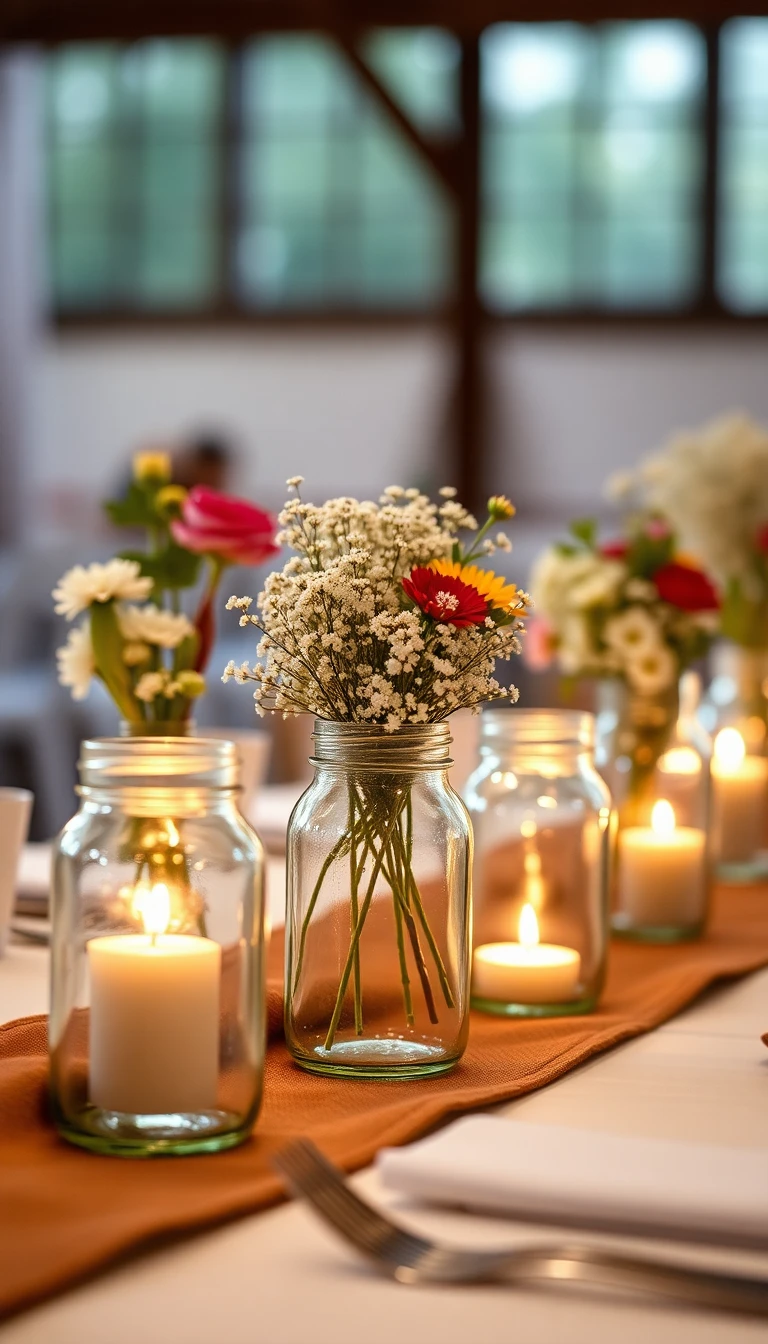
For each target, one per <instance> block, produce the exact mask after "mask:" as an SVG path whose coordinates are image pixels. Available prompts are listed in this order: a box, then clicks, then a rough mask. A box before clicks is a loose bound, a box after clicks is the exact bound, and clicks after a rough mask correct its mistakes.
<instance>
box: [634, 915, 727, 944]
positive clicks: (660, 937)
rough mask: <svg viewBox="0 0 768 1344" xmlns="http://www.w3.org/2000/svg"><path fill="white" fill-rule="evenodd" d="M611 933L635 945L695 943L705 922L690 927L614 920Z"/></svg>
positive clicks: (689, 925) (701, 932)
mask: <svg viewBox="0 0 768 1344" xmlns="http://www.w3.org/2000/svg"><path fill="white" fill-rule="evenodd" d="M611 932H612V934H613V936H614V938H624V939H626V940H628V941H629V942H633V943H666V944H670V943H693V942H695V941H696V939H697V938H700V937H701V935H702V934H703V932H704V921H703V920H702V921H701V922H700V923H698V924H688V925H679V926H678V925H666V924H662V925H658V926H655V925H643V924H638V925H631V924H625V923H622V922H619V921H617V920H615V919H614V920H613V922H612V924H611Z"/></svg>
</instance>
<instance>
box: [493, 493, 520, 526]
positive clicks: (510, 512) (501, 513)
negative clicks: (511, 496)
mask: <svg viewBox="0 0 768 1344" xmlns="http://www.w3.org/2000/svg"><path fill="white" fill-rule="evenodd" d="M488 512H489V513H490V515H491V517H492V518H493V520H494V521H495V522H500V521H501V520H502V519H503V518H514V516H515V514H516V513H517V509H516V508H515V506H514V504H512V503H511V502H510V501H509V500H508V499H507V496H506V495H491V498H490V499H489V500H488Z"/></svg>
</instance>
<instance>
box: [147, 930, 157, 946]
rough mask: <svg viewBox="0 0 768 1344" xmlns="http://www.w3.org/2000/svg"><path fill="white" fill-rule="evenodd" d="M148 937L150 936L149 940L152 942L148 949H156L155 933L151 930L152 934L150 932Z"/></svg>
mask: <svg viewBox="0 0 768 1344" xmlns="http://www.w3.org/2000/svg"><path fill="white" fill-rule="evenodd" d="M149 936H150V938H151V939H152V942H151V943H150V947H156V946H157V934H156V933H155V932H154V930H153V932H152V933H151V934H150V935H149Z"/></svg>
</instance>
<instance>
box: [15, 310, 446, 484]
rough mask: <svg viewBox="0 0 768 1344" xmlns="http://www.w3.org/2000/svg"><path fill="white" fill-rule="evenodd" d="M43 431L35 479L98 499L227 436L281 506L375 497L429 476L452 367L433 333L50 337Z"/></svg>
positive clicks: (32, 454)
mask: <svg viewBox="0 0 768 1344" xmlns="http://www.w3.org/2000/svg"><path fill="white" fill-rule="evenodd" d="M35 363H36V386H37V396H38V405H39V407H40V410H41V416H40V425H39V431H38V434H37V436H36V438H35V440H34V441H33V442H32V443H31V444H30V445H29V453H28V459H27V472H28V479H29V482H30V484H31V485H32V486H34V487H35V488H37V487H39V486H41V485H42V487H43V488H44V490H46V491H48V492H49V493H50V492H51V491H54V492H55V491H56V489H57V487H58V486H63V487H65V488H67V489H72V488H80V487H84V488H85V489H86V490H88V491H89V492H91V493H93V494H94V495H95V496H97V497H98V496H100V495H102V494H103V493H104V491H105V490H108V489H109V487H110V486H113V485H114V483H115V480H116V478H119V476H120V474H121V472H125V470H126V469H127V464H128V462H129V459H130V454H131V453H132V451H133V450H134V449H136V448H137V447H139V446H142V445H146V444H147V443H152V442H155V443H162V442H164V441H170V442H174V441H178V439H179V437H180V436H182V435H184V434H185V433H187V432H191V431H194V430H195V429H200V428H201V427H203V428H206V427H207V428H217V429H220V430H223V431H225V432H226V433H228V434H231V436H232V437H233V439H234V441H235V443H236V444H237V446H238V448H239V450H240V462H239V471H238V477H239V479H238V485H239V487H240V488H242V489H244V490H248V491H250V492H251V493H253V494H255V495H258V496H259V497H260V498H262V499H263V500H265V501H266V502H268V503H271V504H273V505H274V504H280V503H281V502H282V500H283V498H284V493H285V478H286V476H289V475H296V474H299V475H303V476H305V478H306V481H307V491H306V497H307V498H312V495H313V491H316V492H317V494H318V496H319V495H320V494H321V493H325V494H357V493H361V494H366V495H368V494H370V493H371V492H375V493H379V492H380V490H381V489H382V488H383V487H384V486H385V485H389V484H392V483H393V482H400V481H403V482H406V483H407V482H411V481H414V480H418V479H420V478H422V477H424V476H425V475H427V474H428V473H429V469H430V464H431V462H432V460H433V458H434V455H435V450H436V445H437V440H438V436H439V433H440V428H441V425H440V421H439V417H440V415H441V408H442V406H443V405H444V402H445V396H446V378H447V370H448V367H449V364H448V361H447V360H446V358H445V355H444V351H443V348H442V344H441V337H440V336H439V335H438V334H436V333H434V332H430V331H428V330H418V331H413V332H405V333H400V334H397V333H381V334H370V333H368V332H366V331H361V332H359V333H353V334H349V335H338V336H337V335H331V334H323V333H314V334H313V333H305V334H297V335H291V334H286V333H284V332H276V333H275V334H269V333H265V332H261V333H257V334H254V335H248V334H243V335H237V334H228V335H221V336H211V335H207V334H202V333H201V334H198V335H189V334H186V333H181V334H179V333H172V334H167V335H163V336H150V337H142V336H139V335H123V336H121V335H108V336H94V335H92V334H89V335H73V334H65V335H62V336H59V337H57V336H55V335H53V334H49V335H48V336H47V337H45V338H44V340H43V341H42V343H41V345H40V347H39V350H38V352H37V355H36V359H35Z"/></svg>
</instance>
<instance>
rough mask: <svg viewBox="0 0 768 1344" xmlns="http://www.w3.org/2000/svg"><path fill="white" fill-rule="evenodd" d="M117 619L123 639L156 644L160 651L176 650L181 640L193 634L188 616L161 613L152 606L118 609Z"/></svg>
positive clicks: (193, 629)
mask: <svg viewBox="0 0 768 1344" xmlns="http://www.w3.org/2000/svg"><path fill="white" fill-rule="evenodd" d="M117 618H118V621H119V624H120V632H121V634H122V636H123V639H126V640H128V641H129V642H130V643H133V642H142V643H145V644H156V645H158V646H159V647H160V648H161V649H176V648H178V646H179V644H181V642H182V640H184V639H187V638H188V636H189V635H193V634H194V632H195V627H194V626H193V624H192V622H191V621H190V619H189V617H188V616H185V615H184V614H183V613H181V612H178V613H177V612H174V611H163V610H161V608H160V607H155V606H153V605H152V604H149V605H148V606H146V607H119V608H118V612H117Z"/></svg>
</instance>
